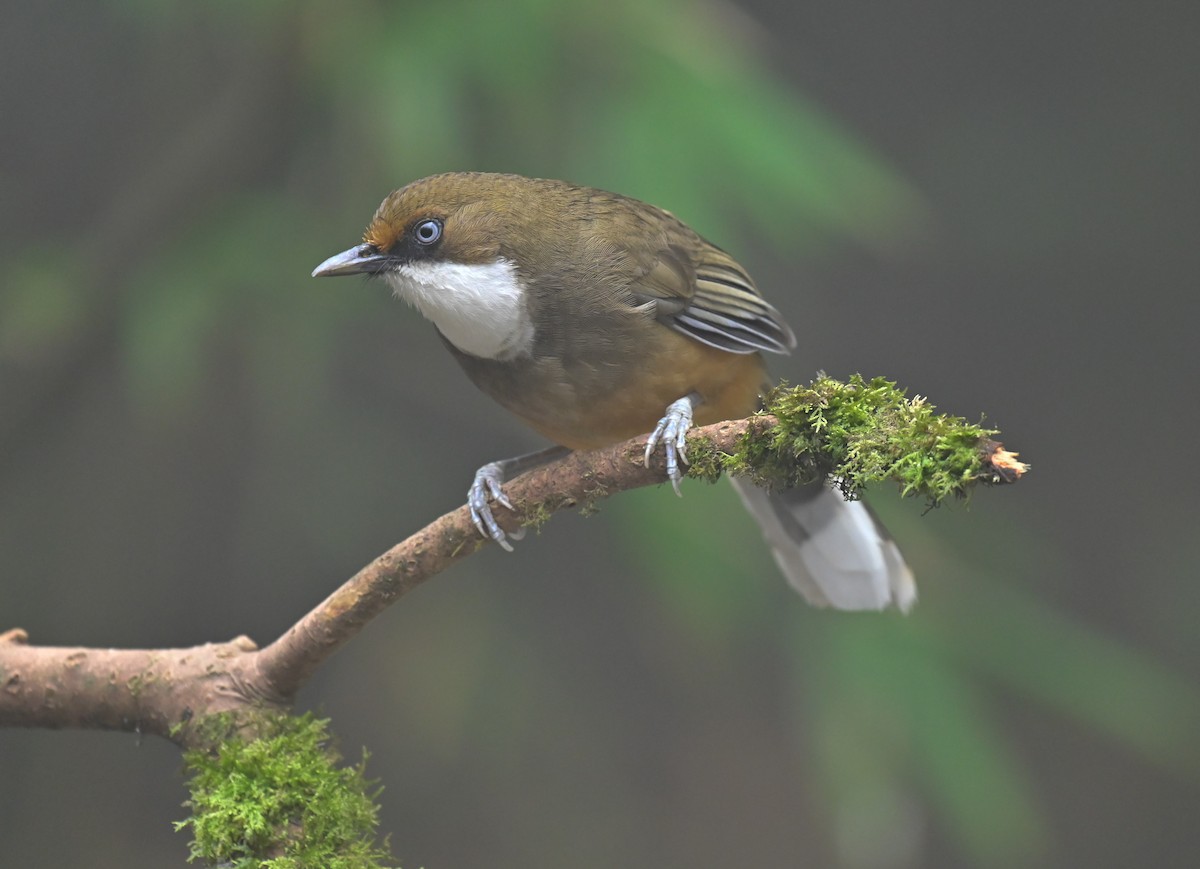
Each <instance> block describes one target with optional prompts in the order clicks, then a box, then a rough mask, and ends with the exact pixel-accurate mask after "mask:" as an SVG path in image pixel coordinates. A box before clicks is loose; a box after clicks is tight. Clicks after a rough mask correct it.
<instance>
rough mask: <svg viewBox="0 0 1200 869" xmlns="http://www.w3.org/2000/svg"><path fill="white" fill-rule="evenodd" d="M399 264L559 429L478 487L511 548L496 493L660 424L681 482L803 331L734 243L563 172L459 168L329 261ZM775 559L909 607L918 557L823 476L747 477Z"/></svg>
mask: <svg viewBox="0 0 1200 869" xmlns="http://www.w3.org/2000/svg"><path fill="white" fill-rule="evenodd" d="M347 274H366V275H381V276H383V277H384V278H385V279H386V280H387V282H388V283H389V284H390V285H391V287H392V289H393V291H394V292H395V294H396V295H397V296H399V297H401V298H402V299H404V300H405V301H407V302H409V303H410V304H412V305H413V306H415V307H416V308H417V309H419V310H420V311H421V313H422V314H424V315H425V316H426V317H427V318H428V319H430V320H432V321H433V324H434V326H436V327H437V330H438V333H439V334H440V335H441V337H442V340H443V341H444V342H445V344H446V347H447V348H448V349H449V350H450V352H451V353H452V354H453V355H454V357H455V358H456V359H457V360H458V362H459V364H460V365H461V366H462V367H463V369H464V370H465V371H466V373H467V376H468V377H470V379H471V380H472V381H473V382H474V383H475V385H476V386H477V387H479V389H481V390H483V391H484V392H485V393H487V394H488V395H490V396H491V397H492V398H494V399H495V400H496V401H498V402H499V403H500V404H501V405H503V406H504V407H505V408H507V409H508V410H509V411H511V412H512V413H513V414H515V415H516V416H517V417H519V418H520V419H521V420H523V421H524V422H525V423H526V424H528V425H529V426H530V427H531V428H533V429H534V430H535V431H537V432H539V433H541V434H542V435H544V436H545V437H547V438H549V439H550V440H551V441H553V442H554V443H555V444H556V445H557V446H555V447H552V448H550V449H548V450H543V451H542V452H540V453H534V454H531V455H529V456H521V457H519V458H516V459H507V460H504V461H499V462H493V463H491V464H488V465H484V466H483V467H482V468H480V469H479V471H478V472H477V473H476V475H475V480H474V482H473V484H472V485H471V488H470V490H469V493H468V497H467V503H468V505H469V507H470V510H471V516H472V519H473V520H474V522H475V525H476V527H477V528H478V529H479V531H480V533H481V534H483V535H484V536H487V537H490V538H491V539H492V540H494V541H496V542H497V543H499V544H500V545H501V546H503V547H504V548H505V549H511V546H510V544H509V543H508V541H507V540H506V538H505V534H504V531H503V530H502V529H501V528H500V527H499V525H497V524H496V521H495V519H494V518H493V515H492V508H491V504H490V503H489V502H492V501H494V502H496V503H499V504H503V505H504V506H506V507H511V505H510V504H509V503H508V499H507V498H506V497H505V495H504V490H503V482H504V479H505V478H506V476H510V475H512V474H515V473H518V472H520V471H523V470H527V469H529V468H530V467H534V466H536V465H538V464H541V463H543V462H546V461H549V460H551V459H553V458H556V457H558V456H561V455H563V454H565V453H566V452H568V451H570V450H588V449H596V448H599V447H603V446H607V445H609V444H614V443H617V442H620V441H623V440H626V439H628V438H631V437H635V436H637V435H639V434H643V433H645V432H652V436H651V438H650V442H649V443H648V444H647V446H646V457H647V459H648V458H649V457H650V455H651V452H652V451H653V450H654V449H656V447H657V445H658V444H660V443H661V444H662V445H663V449H664V451H665V453H666V459H667V468H668V474H669V477H670V479H671V482H672V484H673V485H674V486H675V490H676V492H678V491H679V479H680V477H681V476H682V474H681V470H680V463H681V462H684V463H686V454H685V439H684V438H685V435H686V433H687V430H688V429H689V428H690V427H691V426H692V425H693V424H700V425H705V424H708V423H713V422H719V421H721V420H725V419H739V418H741V417H744V416H747V415H749V414H751V413H753V412H754V411H755V410H756V409H757V407H758V405H759V395H760V393H761V391H762V389H763V387H764V385H765V383H766V366H765V363H764V361H763V357H762V353H763V352H768V353H787V352H789V351H790V350H791V349H792V348H793V347H794V346H795V344H796V339H795V336H794V335H793V334H792V330H791V329H790V328H789V327H788V325H787V323H785V322H784V320H783V318H782V316H781V315H780V314H779V312H778V311H777V310H775V308H774V307H772V306H771V305H770V304H768V303H767V302H766V300H764V299H763V297H762V296H761V295H760V294H759V292H758V290H757V288H756V287H755V286H754V282H753V281H752V280H751V279H750V276H749V275H748V274H746V271H745V269H743V268H742V267H741V266H740V265H738V263H737V262H736V261H735V260H734V259H733V258H732V257H731V256H729V254H727V253H725V252H724V251H723V250H721V249H720V248H718V247H717V246H715V245H713V244H711V243H709V242H708V241H706V240H704V239H703V238H701V237H700V236H699V235H697V234H696V233H695V232H693V231H692V230H691V229H690V228H688V227H687V226H686V225H684V224H683V223H682V222H680V221H679V220H678V219H676V218H675V217H674V216H673V215H672V214H670V213H669V212H667V211H664V210H662V209H661V208H656V207H654V206H653V205H648V204H647V203H645V202H639V201H638V200H636V199H630V198H629V197H626V196H621V195H618V194H616V193H607V192H605V191H602V190H595V189H591V188H588V187H577V186H575V185H572V184H567V183H564V182H561V181H548V180H540V179H531V178H524V177H521V176H518V175H497V174H490V173H482V172H454V173H448V174H444V175H434V176H432V177H429V178H425V179H422V180H420V181H414V182H413V183H411V184H409V185H408V186H407V187H404V188H402V189H400V190H397V191H395V192H394V193H392V194H391V195H390V196H388V197H387V198H386V199H385V200H384V201H383V203H382V204H381V205H380V206H379V208H378V210H377V211H376V212H375V217H374V218H373V219H372V221H371V224H370V226H368V227H367V230H366V232H365V233H364V235H363V241H362V243H361V244H359V245H358V246H356V247H353V248H351V249H350V250H347V251H345V252H343V253H340V254H337V255H336V256H333V257H330V258H329V259H327V260H326V261H325V262H323V263H321V265H319V266H317V268H316V270H315V271H314V272H313V275H314V276H325V275H347ZM734 485H735V486H736V487H737V489H738V492H739V493H740V495H741V497H742V499H743V501H744V502H745V504H746V506H747V508H748V509H749V511H750V512H751V514H752V515H753V516H754V517H755V518H756V519H757V520H758V522H759V524H760V525H761V526H762V528H763V533H764V536H765V537H766V539H767V542H768V543H769V544H770V546H771V549H772V551H773V553H774V555H775V560H776V561H777V562H778V563H779V565H780V567H781V568H782V570H783V572H784V575H785V576H786V577H787V578H788V580H789V582H791V584H792V585H793V586H795V587H796V588H797V589H798V590H799V591H800V592H801V593H802V594H803V595H804V596H805V597H806V598H807V599H808V600H809V601H810V602H812V603H814V604H817V605H820V606H826V605H832V606H834V607H838V608H840V609H882V608H884V607H886V606H888V605H889V604H895V605H897V606H899V607H900V608H901V609H907V608H908V607H909V606H910V605H911V604H912V602H913V601H914V600H915V598H916V589H915V585H914V583H913V579H912V574H911V573H910V572H909V570H908V567H907V566H906V565H905V563H904V560H903V558H902V557H901V555H900V553H899V550H898V549H897V548H896V545H895V544H894V543H893V542H892V541H891V539H890V538H889V537H888V536H887V533H886V532H885V531H884V530H883V529H882V527H881V526H880V525H879V524H878V523H877V522H876V521H875V519H874V517H873V516H872V515H871V513H870V512H869V511H868V510H867V509H866V507H865V506H864V505H863V504H862V503H861V502H857V501H846V500H844V499H843V498H842V497H841V495H840V494H838V493H837V492H836V491H834V490H833V489H831V488H829V487H828V486H825V485H821V484H813V485H808V486H802V487H799V488H796V489H792V490H789V491H785V492H778V493H768V492H766V491H765V490H763V489H760V488H759V487H757V486H754V485H753V484H750V483H748V482H744V481H738V480H734Z"/></svg>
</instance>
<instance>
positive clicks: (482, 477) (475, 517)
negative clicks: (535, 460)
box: [467, 462, 525, 552]
mask: <svg viewBox="0 0 1200 869" xmlns="http://www.w3.org/2000/svg"><path fill="white" fill-rule="evenodd" d="M503 483H504V468H502V467H501V465H500V463H499V462H492V463H491V464H487V465H484V466H483V467H482V468H480V469H479V470H478V471H476V472H475V479H474V481H473V482H472V483H471V488H470V489H468V490H467V509H469V510H470V511H471V521H472V522H474V523H475V527H476V528H477V529H478V530H479V533H480V534H481V535H482V536H484V537H487V538H490V539H491V540H494V541H496V542H497V543H498V544H500V546H501V547H503V548H504V549H506V550H507V551H509V552H512V551H513V548H512V544H511V543H509V542H508V538H509V536H511V537H512V538H513V540H520V539H521V538H522V537H524V536H525V529H524V528H522V529H521V530H520V531H517V532H514V533H513V534H512V535H508V534H505V533H504V529H503V528H501V527H500V525H499V524H498V523H497V522H496V517H495V516H493V515H492V505H491V504H490V503H489V500H491V501H495V502H496V503H497V504H500V505H501V506H503V507H507V508H508V509H509V510H512V509H514V508H513V505H512V501H510V500H508V495H506V494H504V486H503Z"/></svg>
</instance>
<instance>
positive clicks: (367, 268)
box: [312, 244, 388, 278]
mask: <svg viewBox="0 0 1200 869" xmlns="http://www.w3.org/2000/svg"><path fill="white" fill-rule="evenodd" d="M387 261H388V257H387V255H386V254H382V253H379V252H378V251H377V250H375V249H374V248H373V247H371V246H370V245H369V244H360V245H358V246H357V247H352V248H350V250H344V251H342V252H341V253H336V254H334V255H333V256H331V257H330V258H329V259H327V260H325V262H323V263H321V264H320V265H319V266H317V267H316V268H315V269H313V273H312V276H313V277H314V278H329V277H334V276H336V275H358V274H368V275H373V274H375V273H377V272H381V271H383V270H384V269H385V268H387Z"/></svg>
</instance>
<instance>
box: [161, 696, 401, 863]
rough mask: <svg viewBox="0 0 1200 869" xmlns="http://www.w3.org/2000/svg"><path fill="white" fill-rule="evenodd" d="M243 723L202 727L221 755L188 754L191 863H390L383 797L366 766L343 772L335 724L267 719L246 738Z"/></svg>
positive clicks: (220, 720)
mask: <svg viewBox="0 0 1200 869" xmlns="http://www.w3.org/2000/svg"><path fill="white" fill-rule="evenodd" d="M243 725H244V722H236V721H234V719H233V718H232V717H229V716H213V717H212V719H210V720H207V721H205V722H204V723H203V724H202V725H201V726H202V727H203V728H205V730H206V733H205V735H206V736H211V737H212V742H211V744H212V746H213V747H212V748H209V749H193V750H190V751H188V752H186V753H185V754H184V763H185V765H186V768H187V771H188V772H189V773H190V774H191V780H190V782H189V788H190V791H191V799H189V800H188V801H187V802H186V803H185V804H184V805H186V806H189V807H190V808H191V809H192V812H193V815H192V817H191V818H188V819H187V820H185V821H180V822H178V823H177V824H176V829H183V828H186V827H190V828H191V830H192V845H191V856H190V857H189V860H201V861H203V862H205V863H209V864H214V865H215V864H222V865H228V866H231V867H237V869H250V867H264V869H317V867H320V869H369V867H378V866H381V865H383V864H382V863H381V862H380V861H382V860H386V859H388V855H387V852H386V850H384V849H381V848H380V847H378V846H377V845H376V844H375V835H376V825H377V822H378V820H377V815H378V808H377V806H376V805H375V799H374V798H375V796H376V795H377V793H378V792H377V790H376V789H375V787H374V785H373V784H372V783H370V782H368V781H367V779H366V778H365V777H364V775H363V768H364V764H365V757H364V760H363V762H362V763H359V764H357V765H355V766H352V767H345V766H340V765H339V764H340V761H341V758H340V756H339V755H338V754H337V752H336V751H335V750H334V749H333V748H331V747H330V745H329V741H330V738H329V734H328V730H327V725H328V722H327V721H325V720H321V719H317V718H314V717H313V716H312V715H311V714H306V715H303V716H298V717H296V716H289V715H282V714H266V713H264V714H262V715H261V716H260V717H258V718H257V719H256V720H255V721H254V722H253V724H252V729H253V730H254V732H256V733H257V734H258V738H256V739H253V740H251V741H246V740H245V738H244V737H242V736H239V735H237V734H238V733H239V732H244V728H243Z"/></svg>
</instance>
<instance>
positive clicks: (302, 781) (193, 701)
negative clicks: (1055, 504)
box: [0, 377, 1027, 869]
mask: <svg viewBox="0 0 1200 869" xmlns="http://www.w3.org/2000/svg"><path fill="white" fill-rule="evenodd" d="M995 434H996V432H995V431H993V430H990V429H986V428H983V427H982V426H980V425H976V424H971V423H968V422H966V421H965V420H963V419H960V418H958V417H952V416H945V415H941V414H936V413H934V408H933V405H931V404H929V403H928V402H927V401H925V400H924V399H921V398H919V397H917V398H913V399H909V398H908V397H907V396H906V395H905V393H904V392H903V390H900V389H898V388H897V387H896V385H895V384H894V383H891V382H889V381H886V380H882V379H875V380H869V381H868V380H864V379H863V378H861V377H853V378H851V379H850V380H849V381H848V382H844V383H843V382H840V381H837V380H833V379H832V378H828V377H820V378H818V380H816V381H815V382H814V383H813V384H811V385H810V386H805V387H787V386H781V387H778V388H776V389H774V390H772V391H771V393H770V394H769V395H768V396H766V400H765V403H764V410H763V412H762V413H760V414H757V415H755V416H753V417H750V418H748V419H742V420H733V421H729V422H722V423H717V424H715V425H710V426H705V427H703V428H700V429H696V430H694V431H693V432H692V433H691V435H690V436H689V438H688V454H689V458H690V460H691V466H690V468H689V474H690V475H691V476H693V477H699V478H703V479H709V480H715V479H716V478H717V477H719V476H720V474H721V473H733V474H746V475H749V476H750V477H752V478H753V479H755V480H756V481H758V482H759V483H761V484H763V485H768V486H773V487H778V486H790V485H796V484H801V483H807V482H811V481H815V480H818V479H822V478H829V479H832V480H833V481H834V482H835V483H836V484H837V485H838V486H839V487H840V488H841V489H842V490H843V492H845V493H846V494H847V496H848V497H854V496H856V495H857V494H858V493H859V492H860V491H861V490H862V488H863V487H864V486H866V485H868V484H870V483H873V482H878V481H884V480H893V481H895V482H897V483H899V485H900V488H901V492H902V494H904V495H910V496H918V497H923V498H925V499H927V500H928V501H929V502H930V503H931V504H938V503H941V502H942V501H944V500H946V499H947V498H951V497H955V498H961V497H965V496H967V495H968V494H969V493H970V491H971V490H972V488H973V487H975V486H977V485H979V484H996V483H1011V482H1014V481H1016V480H1017V479H1019V478H1020V477H1021V476H1022V475H1023V474H1024V473H1025V471H1026V469H1027V468H1026V466H1025V465H1024V464H1022V463H1021V462H1019V461H1017V459H1016V454H1015V453H1010V452H1008V451H1007V450H1005V449H1004V448H1003V447H1002V446H1001V445H1000V444H999V443H998V442H996V441H994V440H992V436H993V435H995ZM644 449H645V439H644V438H635V439H633V440H630V441H626V442H625V443H621V444H616V445H614V446H612V447H609V448H607V449H604V450H597V451H595V452H590V453H573V454H571V455H569V456H567V457H566V458H564V459H562V460H560V461H558V462H555V463H553V464H551V465H547V466H544V467H541V468H537V469H535V470H533V471H530V472H529V473H526V474H523V475H521V476H520V477H518V478H516V479H515V480H512V481H511V482H509V483H507V484H506V485H505V490H506V492H507V494H508V497H509V499H510V500H511V501H512V503H513V504H514V505H515V507H516V510H515V511H508V510H505V509H502V508H497V520H498V521H499V522H500V524H501V525H502V526H503V527H504V528H505V530H507V531H513V530H515V529H516V528H518V527H521V526H526V525H538V524H540V523H542V522H544V521H545V520H546V519H547V518H548V517H549V516H550V515H551V514H553V513H554V512H557V511H558V510H561V509H565V508H568V507H575V506H582V507H584V508H585V509H586V508H590V507H592V506H594V505H595V503H596V502H598V501H600V500H601V499H603V498H606V497H608V496H610V495H613V494H616V493H617V492H621V491H624V490H626V489H634V488H637V487H639V486H648V485H654V484H660V483H662V482H664V480H665V463H664V462H663V460H662V458H661V456H656V457H655V458H654V459H653V460H652V461H651V463H650V467H649V468H647V467H646V466H645V465H644V463H643V461H642V455H643V452H644ZM484 545H485V543H484V541H483V540H482V539H481V538H480V537H479V535H478V533H477V532H476V531H475V529H474V526H473V525H472V524H471V520H470V518H469V517H468V515H467V510H466V508H465V507H461V508H459V509H457V510H455V511H452V512H450V513H447V514H446V515H444V516H442V517H441V518H440V519H437V520H435V521H434V522H432V523H431V524H430V525H428V526H426V527H425V528H423V529H422V530H420V531H418V532H417V533H416V534H414V535H413V536H411V537H410V538H408V539H407V540H405V541H404V542H402V543H399V544H397V545H396V546H394V547H393V548H392V549H390V550H388V551H387V552H385V553H383V554H382V555H380V556H379V557H378V558H376V559H375V560H374V561H372V562H371V563H370V564H368V565H367V566H366V567H364V568H363V569H362V570H361V571H359V572H358V573H357V574H356V575H355V576H353V577H351V578H350V579H349V580H347V581H346V582H345V583H344V584H343V585H342V586H341V587H340V588H338V589H337V591H335V592H334V593H333V594H332V595H330V596H329V597H328V598H326V599H325V600H324V601H322V602H321V603H320V604H319V605H317V606H316V607H315V608H314V609H313V610H312V611H311V612H309V613H308V614H307V615H305V616H304V617H303V618H302V619H300V620H299V621H298V622H297V623H296V624H295V625H293V626H292V627H291V628H290V629H289V630H288V631H287V632H286V633H285V634H284V635H283V636H281V637H280V638H279V639H277V640H276V641H275V642H273V643H271V644H270V645H269V646H267V647H266V648H263V649H259V648H258V647H257V646H256V645H255V644H254V642H253V641H251V640H250V639H249V638H247V637H239V638H237V639H235V640H233V641H231V642H227V643H214V644H207V645H203V646H196V647H192V648H188V649H85V648H54V647H44V646H34V645H31V644H30V643H29V641H28V637H27V636H26V634H25V632H24V631H22V630H20V629H19V628H17V629H13V630H9V631H5V632H0V727H2V726H24V727H85V728H97V729H123V730H130V731H137V732H140V733H154V734H158V735H161V736H165V737H167V738H169V739H172V740H173V741H175V742H177V743H179V744H180V745H182V746H184V747H186V748H188V749H189V751H188V754H187V756H186V757H187V764H188V766H189V769H190V770H191V771H192V772H193V779H192V784H191V787H192V798H191V800H190V805H191V807H192V808H193V810H194V812H195V814H194V817H193V818H191V819H189V820H188V821H186V822H183V826H187V827H189V828H191V830H192V832H193V835H194V837H195V841H194V843H193V857H194V858H197V859H203V860H206V861H209V862H225V863H227V864H228V865H233V866H252V865H254V866H257V865H264V866H270V867H275V869H290V867H300V866H310V865H321V866H333V867H345V869H351V867H354V869H357V867H364V869H365V867H370V866H374V865H377V861H378V860H379V859H381V854H382V852H380V851H379V850H378V849H376V848H375V846H374V845H373V844H372V842H373V837H374V826H375V808H374V805H373V802H372V799H371V796H372V794H371V793H370V791H371V788H370V786H369V785H368V784H367V783H366V782H365V780H364V779H363V777H362V769H361V766H359V767H351V768H339V766H338V763H337V758H336V755H335V754H334V753H333V752H332V751H331V750H330V749H329V748H328V746H327V739H326V735H325V730H324V726H325V724H324V722H316V721H314V720H313V719H311V718H307V717H301V718H293V717H291V716H288V715H287V714H286V712H287V710H288V709H289V708H290V706H291V704H292V701H293V700H294V698H295V696H296V692H297V691H299V689H300V687H301V686H302V685H303V684H304V683H305V682H306V681H307V680H308V678H309V677H310V676H311V675H312V673H313V671H314V670H316V668H317V667H318V666H319V665H320V664H321V663H322V662H323V661H325V660H326V659H327V658H328V657H329V656H330V655H332V654H333V653H334V652H335V651H336V650H337V649H339V648H341V646H343V645H345V643H347V642H348V641H349V640H350V639H352V638H353V637H354V636H356V635H357V633H358V632H359V631H360V630H361V629H362V628H363V626H364V625H365V624H366V623H367V622H368V621H369V620H371V619H372V618H374V617H375V616H376V615H378V614H379V613H381V612H382V611H383V610H384V609H386V608H387V607H388V606H389V605H391V604H392V603H394V602H395V601H396V600H398V599H399V598H400V597H401V596H403V595H404V594H406V593H407V592H409V591H411V590H412V589H414V588H416V587H417V586H418V585H420V584H422V583H423V582H425V581H426V580H428V579H430V578H431V577H433V576H436V575H437V574H439V573H441V572H442V571H443V570H445V569H446V568H447V567H449V566H450V565H452V564H454V563H455V562H457V561H459V560H460V559H462V558H466V557H467V556H469V555H470V554H472V553H473V552H475V551H476V550H478V549H479V548H480V547H482V546H484ZM264 859H266V860H267V861H268V862H265V863H264V862H262V861H263V860H264Z"/></svg>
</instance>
